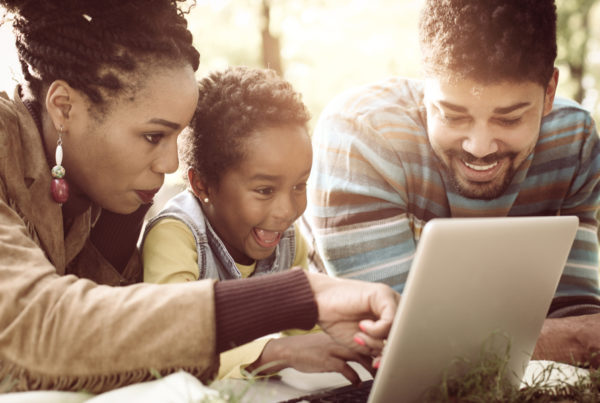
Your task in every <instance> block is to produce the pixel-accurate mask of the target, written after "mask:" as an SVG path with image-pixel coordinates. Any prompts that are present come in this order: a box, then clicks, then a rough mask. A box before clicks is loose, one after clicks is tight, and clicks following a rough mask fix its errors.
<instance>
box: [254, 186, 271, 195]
mask: <svg viewBox="0 0 600 403" xmlns="http://www.w3.org/2000/svg"><path fill="white" fill-rule="evenodd" d="M254 191H255V192H256V193H258V194H259V195H261V196H270V195H272V194H273V192H274V190H273V188H258V189H254Z"/></svg>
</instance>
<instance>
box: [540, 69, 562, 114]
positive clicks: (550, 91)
mask: <svg viewBox="0 0 600 403" xmlns="http://www.w3.org/2000/svg"><path fill="white" fill-rule="evenodd" d="M557 86H558V69H557V68H556V67H555V68H554V72H553V73H552V77H551V78H550V81H549V82H548V85H547V86H546V93H545V94H544V114H543V116H546V115H547V114H549V113H550V111H551V110H552V105H553V104H554V96H555V95H556V88H557Z"/></svg>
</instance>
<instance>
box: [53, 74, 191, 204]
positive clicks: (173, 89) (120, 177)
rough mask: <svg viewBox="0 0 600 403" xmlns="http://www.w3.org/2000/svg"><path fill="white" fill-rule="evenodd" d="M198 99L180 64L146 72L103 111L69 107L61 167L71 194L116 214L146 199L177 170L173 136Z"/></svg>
mask: <svg viewBox="0 0 600 403" xmlns="http://www.w3.org/2000/svg"><path fill="white" fill-rule="evenodd" d="M197 100H198V89H197V84H196V79H195V77H194V71H193V70H192V68H191V67H189V66H184V67H176V68H158V69H154V70H150V71H149V72H148V74H147V75H146V77H145V81H143V82H142V85H140V86H139V87H138V88H137V89H136V91H135V92H134V93H132V94H131V96H123V97H120V98H119V99H118V101H117V103H115V104H109V110H108V112H107V113H106V114H105V115H102V116H99V117H98V116H95V115H94V114H93V112H91V111H90V108H89V107H88V108H87V109H86V108H82V107H73V108H72V109H71V110H70V116H69V122H68V127H67V131H66V133H65V134H64V135H63V150H64V159H63V166H64V167H65V169H66V171H67V172H66V175H65V178H66V179H67V181H68V182H69V184H70V185H71V188H72V190H74V192H72V193H75V194H73V196H76V193H77V192H81V193H82V194H83V195H85V196H87V197H88V198H89V199H91V200H92V201H93V202H95V203H97V204H99V205H100V206H102V207H103V208H105V209H107V210H110V211H113V212H115V213H121V214H126V213H130V212H133V211H135V210H137V209H138V207H140V205H141V204H145V203H149V202H151V200H152V198H153V197H154V194H155V193H156V192H157V191H158V189H159V188H160V187H161V186H162V184H163V180H164V176H165V174H166V173H171V172H174V171H175V170H176V169H177V166H178V161H177V136H178V135H179V133H180V132H181V131H182V130H183V129H184V128H185V127H186V126H187V125H188V123H189V121H190V120H191V118H192V115H193V113H194V109H195V107H196V103H197ZM108 102H110V101H108Z"/></svg>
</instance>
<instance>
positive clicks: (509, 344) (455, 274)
mask: <svg viewBox="0 0 600 403" xmlns="http://www.w3.org/2000/svg"><path fill="white" fill-rule="evenodd" d="M577 227H578V219H577V217H574V216H563V217H560V216H551V217H514V218H513V217H503V218H446V219H434V220H431V221H429V222H428V223H427V224H426V225H425V227H424V229H423V232H422V235H421V239H420V241H419V243H418V245H417V248H416V253H415V257H414V261H413V263H412V267H411V270H410V273H409V276H408V279H407V282H406V287H405V289H404V292H403V294H402V298H401V301H400V306H399V309H398V312H397V315H396V318H395V319H394V324H393V326H392V330H391V332H390V336H389V338H388V342H387V345H386V347H385V350H384V354H383V359H382V362H381V365H380V368H379V370H378V372H377V375H376V377H375V380H374V382H373V386H372V389H371V392H370V395H369V402H371V403H386V402H413V401H415V402H416V401H421V400H422V399H423V396H424V394H425V393H428V391H429V390H430V389H431V388H432V387H435V386H436V385H439V384H440V382H441V381H442V378H443V376H444V372H447V373H451V372H452V371H460V369H459V367H458V366H457V364H456V363H457V362H460V361H461V360H469V361H471V362H473V363H475V362H477V360H479V359H480V357H481V353H482V349H483V350H488V352H493V350H494V349H495V350H497V351H496V352H497V354H498V355H500V356H502V355H503V354H505V352H506V349H507V348H509V360H508V365H507V370H506V374H507V375H506V376H507V377H509V380H510V382H512V383H514V384H515V385H517V386H518V385H519V383H520V381H521V378H522V377H523V374H524V372H525V368H526V366H527V364H528V363H529V359H530V357H531V354H532V353H533V350H534V347H535V343H536V340H537V337H538V336H539V333H540V330H541V327H542V324H543V322H544V319H545V317H546V313H547V311H548V308H549V306H550V303H551V301H552V298H553V296H554V292H555V290H556V287H557V285H558V281H559V279H560V276H561V273H562V270H563V268H564V266H565V263H566V260H567V257H568V255H569V251H570V249H571V246H572V244H573V240H574V238H575V233H576V232H577Z"/></svg>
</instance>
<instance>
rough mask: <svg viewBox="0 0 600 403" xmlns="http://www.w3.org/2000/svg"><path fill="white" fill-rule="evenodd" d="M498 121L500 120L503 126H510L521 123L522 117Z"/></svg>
mask: <svg viewBox="0 0 600 403" xmlns="http://www.w3.org/2000/svg"><path fill="white" fill-rule="evenodd" d="M496 122H498V123H499V124H500V125H501V126H506V127H510V126H515V125H517V124H519V123H520V122H521V117H518V118H515V119H496Z"/></svg>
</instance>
